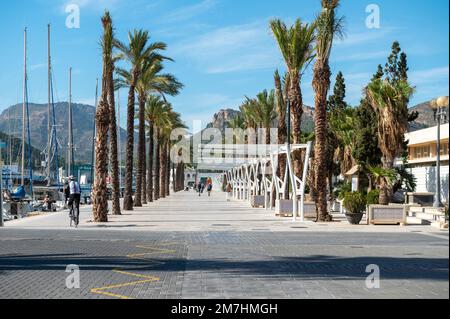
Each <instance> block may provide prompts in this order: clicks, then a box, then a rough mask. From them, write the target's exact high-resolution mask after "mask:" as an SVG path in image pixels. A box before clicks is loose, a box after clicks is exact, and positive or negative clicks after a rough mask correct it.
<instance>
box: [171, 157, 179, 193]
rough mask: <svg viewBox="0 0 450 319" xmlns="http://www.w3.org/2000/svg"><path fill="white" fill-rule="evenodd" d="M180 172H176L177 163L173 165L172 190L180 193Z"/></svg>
mask: <svg viewBox="0 0 450 319" xmlns="http://www.w3.org/2000/svg"><path fill="white" fill-rule="evenodd" d="M178 181H179V180H178V170H175V163H172V188H173V189H172V190H173V192H174V193H176V192H178Z"/></svg>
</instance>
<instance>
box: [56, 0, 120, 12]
mask: <svg viewBox="0 0 450 319" xmlns="http://www.w3.org/2000/svg"><path fill="white" fill-rule="evenodd" d="M121 1H122V0H64V3H63V5H62V12H64V13H65V10H66V7H67V6H68V5H72V4H75V5H77V6H78V7H79V8H80V9H91V10H95V11H102V10H105V9H108V10H113V9H114V8H115V7H116V6H117V5H118V4H119V3H120V2H121Z"/></svg>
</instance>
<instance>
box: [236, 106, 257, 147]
mask: <svg viewBox="0 0 450 319" xmlns="http://www.w3.org/2000/svg"><path fill="white" fill-rule="evenodd" d="M239 109H240V111H241V114H242V117H243V119H244V127H245V129H246V130H247V134H246V136H245V143H246V144H251V143H254V144H258V134H257V132H256V131H257V129H258V123H257V121H256V114H255V108H254V104H253V102H252V101H251V100H250V99H248V98H247V101H245V102H244V103H243V104H242V105H241V106H240V108H239Z"/></svg>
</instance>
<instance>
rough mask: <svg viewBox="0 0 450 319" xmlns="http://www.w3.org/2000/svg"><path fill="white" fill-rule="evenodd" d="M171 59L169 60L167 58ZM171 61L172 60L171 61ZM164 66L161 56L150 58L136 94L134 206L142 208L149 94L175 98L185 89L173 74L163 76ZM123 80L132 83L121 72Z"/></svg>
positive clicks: (128, 74) (144, 66) (128, 75)
mask: <svg viewBox="0 0 450 319" xmlns="http://www.w3.org/2000/svg"><path fill="white" fill-rule="evenodd" d="M165 59H169V58H165ZM169 60H170V59H169ZM162 70H163V65H162V62H161V60H160V56H150V57H149V58H148V59H147V60H146V61H145V62H144V65H143V67H142V75H141V77H140V79H139V81H138V83H137V85H136V93H137V94H138V105H139V108H138V120H139V122H138V123H139V126H138V130H139V141H138V163H139V164H138V168H137V174H136V196H135V200H134V206H135V207H140V206H142V202H144V204H145V203H146V202H147V198H146V184H147V183H146V156H145V155H146V145H145V104H146V101H147V98H148V95H149V94H152V93H158V94H161V95H162V96H163V98H164V99H165V95H171V96H175V95H177V94H179V92H180V90H181V89H182V88H183V84H181V83H180V82H179V81H178V80H177V79H176V78H175V77H174V76H173V75H171V74H161V71H162ZM121 75H122V78H123V79H125V81H126V84H128V85H129V83H130V82H131V75H130V73H129V72H127V71H122V72H121Z"/></svg>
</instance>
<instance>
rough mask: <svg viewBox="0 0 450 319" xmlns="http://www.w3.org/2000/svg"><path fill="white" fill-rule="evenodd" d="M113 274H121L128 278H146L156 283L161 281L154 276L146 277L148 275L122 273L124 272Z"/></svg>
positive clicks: (116, 271) (117, 271)
mask: <svg viewBox="0 0 450 319" xmlns="http://www.w3.org/2000/svg"><path fill="white" fill-rule="evenodd" d="M113 272H115V273H117V274H121V275H127V276H132V277H138V278H146V279H148V280H155V281H158V280H159V278H157V277H154V276H146V275H141V274H135V273H132V272H127V271H122V270H113Z"/></svg>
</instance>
